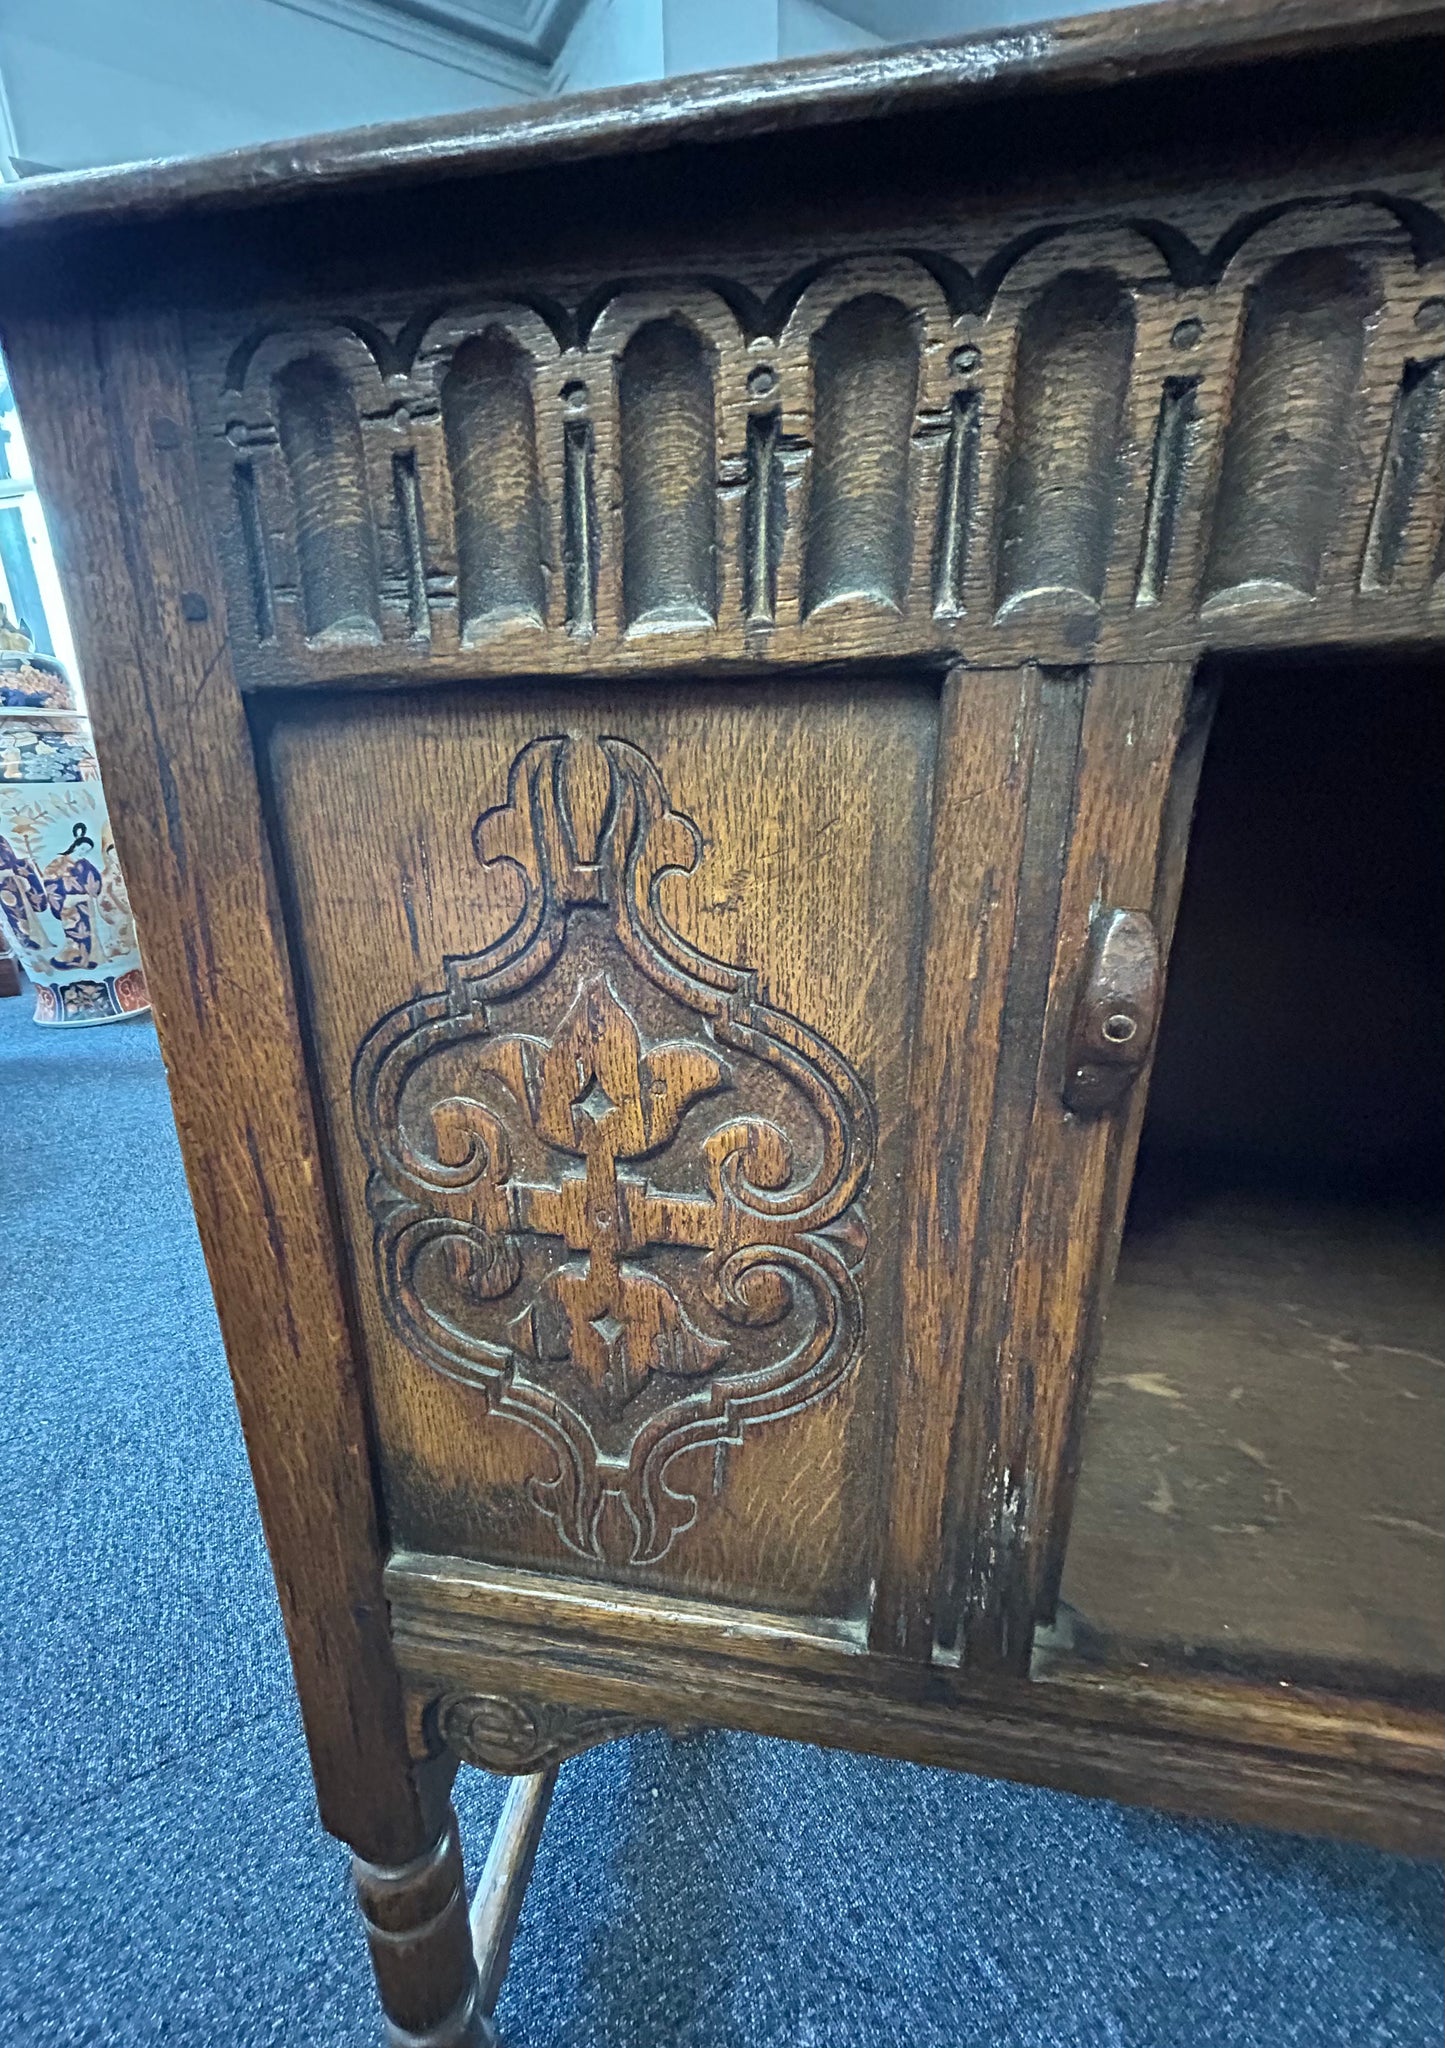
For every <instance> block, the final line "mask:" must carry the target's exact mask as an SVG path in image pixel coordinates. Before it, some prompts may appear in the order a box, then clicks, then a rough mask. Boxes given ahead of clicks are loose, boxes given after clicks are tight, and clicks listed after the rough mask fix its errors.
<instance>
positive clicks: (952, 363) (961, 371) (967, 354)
mask: <svg viewBox="0 0 1445 2048" xmlns="http://www.w3.org/2000/svg"><path fill="white" fill-rule="evenodd" d="M982 360H983V358H982V356H981V355H980V354H979V351H978V350H977V349H976V348H975V347H974V346H973V343H972V342H965V344H964V346H963V347H962V348H956V349H955V350H954V351H953V354H952V355H951V356H950V357H949V359H948V367H949V369H950V370H952V371H953V373H954V375H955V376H957V377H966V376H967V375H968V373H969V371H970V370H976V369H977V368H978V366H979V364H980V363H981V362H982Z"/></svg>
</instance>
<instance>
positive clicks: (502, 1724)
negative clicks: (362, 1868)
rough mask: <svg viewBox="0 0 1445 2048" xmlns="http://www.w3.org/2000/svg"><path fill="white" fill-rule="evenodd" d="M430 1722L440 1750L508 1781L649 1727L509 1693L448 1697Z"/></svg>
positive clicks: (440, 1702) (438, 1704)
mask: <svg viewBox="0 0 1445 2048" xmlns="http://www.w3.org/2000/svg"><path fill="white" fill-rule="evenodd" d="M428 1719H429V1721H430V1722H431V1723H432V1724H433V1725H434V1728H435V1733H436V1739H437V1741H438V1743H439V1744H440V1745H441V1747H442V1748H444V1749H449V1750H451V1752H452V1753H453V1755H454V1756H458V1757H460V1758H461V1760H462V1762H463V1763H467V1764H477V1765H479V1766H480V1767H481V1769H483V1770H485V1771H499V1772H501V1773H502V1774H504V1775H505V1776H508V1777H522V1776H524V1775H526V1774H527V1773H529V1772H531V1771H545V1770H549V1769H550V1768H551V1767H552V1766H553V1765H554V1764H560V1763H565V1762H566V1760H567V1758H568V1757H569V1756H579V1755H580V1754H581V1752H582V1751H583V1750H584V1749H595V1748H596V1747H597V1745H598V1743H600V1742H614V1741H616V1740H617V1738H618V1737H619V1736H623V1735H635V1734H636V1733H637V1731H638V1730H639V1729H640V1728H643V1727H645V1726H646V1725H647V1724H646V1723H645V1722H642V1721H637V1720H634V1719H632V1717H631V1716H630V1715H627V1714H610V1713H604V1712H602V1711H600V1710H599V1709H594V1708H589V1707H564V1706H559V1705H557V1704H556V1703H555V1702H553V1701H550V1700H538V1699H521V1698H518V1697H517V1696H516V1695H515V1694H510V1693H509V1694H505V1695H503V1694H501V1693H465V1692H453V1693H444V1694H443V1695H442V1697H441V1698H440V1699H439V1700H438V1701H437V1702H436V1705H435V1707H434V1708H433V1709H432V1712H431V1714H430V1715H429V1717H428Z"/></svg>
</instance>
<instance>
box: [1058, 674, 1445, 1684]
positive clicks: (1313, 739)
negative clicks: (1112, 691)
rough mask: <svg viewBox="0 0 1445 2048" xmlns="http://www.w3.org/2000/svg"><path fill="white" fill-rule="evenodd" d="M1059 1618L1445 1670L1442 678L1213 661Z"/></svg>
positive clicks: (1278, 1664) (1393, 1668)
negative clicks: (1175, 916)
mask: <svg viewBox="0 0 1445 2048" xmlns="http://www.w3.org/2000/svg"><path fill="white" fill-rule="evenodd" d="M1217 682H1218V688H1219V697H1218V707H1217V711H1216V714H1215V719H1214V725H1213V730H1212V734H1211V738H1210V741H1209V745H1208V749H1207V753H1206V756H1205V762H1204V768H1203V774H1202V777H1201V783H1200V790H1199V797H1198V804H1197V809H1196V813H1195V819H1194V827H1193V831H1192V835H1191V840H1190V850H1189V858H1188V864H1187V867H1186V872H1185V881H1184V888H1183V894H1182V898H1181V903H1180V911H1179V921H1178V926H1177V931H1176V936H1175V942H1174V948H1173V955H1172V960H1171V965H1170V973H1169V982H1168V989H1167V994H1166V998H1165V1004H1164V1011H1163V1018H1162V1024H1161V1028H1160V1034H1159V1042H1158V1051H1157V1060H1156V1066H1155V1072H1154V1076H1153V1082H1152V1086H1151V1090H1150V1097H1149V1103H1148V1109H1147V1113H1146V1117H1145V1122H1144V1129H1143V1136H1142V1142H1141V1146H1140V1152H1139V1163H1138V1170H1137V1175H1136V1178H1135V1183H1134V1191H1133V1197H1132V1201H1131V1204H1130V1207H1129V1211H1128V1219H1127V1223H1126V1227H1125V1233H1124V1240H1123V1248H1122V1252H1121V1256H1120V1261H1119V1267H1118V1273H1117V1279H1116V1281H1115V1285H1114V1288H1113V1292H1112V1296H1111V1299H1110V1302H1109V1306H1108V1309H1107V1313H1106V1317H1105V1322H1104V1331H1103V1340H1102V1345H1101V1348H1100V1353H1099V1358H1098V1362H1097V1367H1096V1371H1095V1376H1094V1382H1093V1390H1092V1395H1091V1398H1090V1404H1089V1410H1088V1414H1087V1419H1086V1424H1085V1432H1084V1440H1083V1447H1082V1459H1081V1466H1080V1478H1079V1484H1078V1493H1077V1500H1076V1510H1075V1515H1074V1520H1073V1525H1072V1532H1071V1538H1070V1544H1069V1550H1068V1556H1067V1563H1066V1567H1065V1572H1064V1578H1063V1586H1062V1600H1061V1604H1060V1608H1059V1612H1058V1615H1057V1617H1056V1621H1055V1627H1054V1630H1053V1632H1052V1639H1053V1640H1054V1641H1059V1640H1060V1639H1062V1640H1063V1641H1064V1642H1066V1643H1068V1645H1069V1646H1070V1647H1071V1648H1072V1650H1073V1651H1074V1653H1075V1654H1078V1655H1082V1656H1084V1657H1085V1658H1086V1659H1090V1660H1098V1661H1101V1662H1104V1663H1110V1664H1115V1663H1118V1664H1129V1665H1135V1664H1139V1663H1150V1664H1153V1665H1156V1666H1159V1665H1162V1666H1168V1665H1170V1664H1174V1665H1187V1666H1190V1667H1194V1668H1205V1669H1213V1670H1215V1671H1220V1672H1233V1673H1237V1674H1240V1675H1244V1676H1252V1677H1257V1678H1263V1679H1268V1680H1274V1681H1279V1682H1284V1683H1297V1684H1326V1685H1331V1686H1333V1685H1341V1684H1343V1685H1345V1686H1347V1687H1348V1688H1349V1689H1350V1690H1351V1691H1354V1692H1357V1693H1365V1694H1374V1695H1378V1696H1384V1697H1395V1698H1404V1699H1419V1698H1424V1697H1428V1696H1429V1695H1430V1694H1432V1693H1438V1691H1439V1687H1440V1681H1441V1679H1442V1677H1445V1598H1442V1575H1441V1561H1442V1547H1445V1459H1442V1456H1441V1451H1442V1445H1445V1232H1442V1227H1441V1226H1442V1221H1445V1143H1442V1140H1445V1062H1442V1059H1441V1044H1440V1034H1441V1019H1442V1008H1445V1003H1442V998H1445V887H1442V883H1445V687H1442V686H1445V675H1442V672H1441V670H1440V667H1439V664H1438V662H1437V663H1435V664H1434V665H1429V664H1418V663H1410V664H1407V663H1400V664H1398V665H1395V666H1392V665H1390V664H1388V663H1383V662H1380V661H1377V660H1370V661H1369V662H1352V663H1349V664H1344V663H1342V664H1340V665H1339V666H1334V665H1328V666H1321V665H1319V664H1314V663H1311V664H1301V665H1298V666H1295V665H1293V664H1287V663H1280V662H1278V661H1275V662H1273V663H1260V662H1249V663H1236V664H1231V665H1230V666H1229V667H1228V668H1227V669H1225V670H1224V671H1223V672H1222V673H1221V674H1220V676H1219V677H1218V679H1217Z"/></svg>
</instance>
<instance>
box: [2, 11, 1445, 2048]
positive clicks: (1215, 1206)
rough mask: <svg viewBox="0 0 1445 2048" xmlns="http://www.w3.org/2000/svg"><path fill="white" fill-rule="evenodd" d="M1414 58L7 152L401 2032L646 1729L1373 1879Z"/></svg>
mask: <svg viewBox="0 0 1445 2048" xmlns="http://www.w3.org/2000/svg"><path fill="white" fill-rule="evenodd" d="M1442 60H1445V9H1442V8H1441V7H1440V6H1438V5H1434V4H1423V5H1422V4H1415V0H1405V4H1393V5H1388V6H1387V5H1375V4H1368V0H1367V4H1364V5H1360V4H1356V0H1350V4H1348V5H1346V4H1341V0H1308V4H1295V0H1282V4H1275V5H1268V6H1263V5H1256V4H1254V0H1247V4H1238V0H1214V4H1206V0H1201V4H1190V5H1183V6H1170V7H1154V8H1144V9H1142V10H1139V11H1137V12H1130V13H1123V14H1117V15H1110V16H1098V17H1093V18H1089V19H1084V20H1072V21H1068V22H1065V23H1062V24H1058V25H1054V26H1045V27H1037V28H1029V29H1026V30H1019V31H1015V32H1010V33H1007V34H1001V35H998V36H994V37H991V38H989V39H988V40H986V41H982V42H975V43H960V44H954V45H946V44H945V45H938V46H933V47H924V48H919V49H916V50H911V51H904V52H884V53H879V54H876V55H874V56H870V57H868V58H867V59H865V60H862V61H859V62H852V61H850V62H847V63H834V62H832V61H826V62H821V63H813V64H805V65H802V66H799V67H796V68H793V69H783V70H772V71H760V72H757V73H747V74H739V75H737V76H731V77H725V78H717V79H702V80H697V81H691V82H688V83H686V84H684V85H681V86H669V87H667V88H666V89H662V90H656V91H654V90H651V89H648V90H643V91H631V92H627V93H623V94H620V95H614V96H610V97H600V98H594V99H583V100H578V101H575V102H570V103H560V104H548V105H545V106H540V107H532V108H524V109H522V110H520V111H517V112H514V113H513V112H509V113H506V114H503V115H500V116H491V115H489V116H486V117H483V118H480V119H476V120H474V121H470V122H461V123H456V122H451V123H444V124H440V125H436V124H433V125H429V126H419V127H408V128H404V129H397V130H395V131H388V130H374V131H370V132H368V133H365V134H362V135H358V136H355V137H343V138H340V139H338V140H326V141H320V142H315V143H309V144H302V145H297V146H294V147H289V148H274V149H269V148H268V149H262V150H258V151H252V152H248V153H245V154H242V155H238V156H235V157H231V158H224V159H217V160H215V161H213V162H203V163H196V164H172V165H165V164H162V165H153V166H148V167H142V168H139V169H136V170H133V171H129V172H124V173H117V174H100V175H95V176H88V177H83V178H81V179H78V180H69V179H61V180H48V181H42V182H39V183H37V184H35V185H34V186H32V187H29V188H23V189H20V190H18V191H13V190H12V191H7V192H6V193H5V195H4V201H5V204H4V208H3V232H0V323H3V341H4V346H5V348H6V350H7V352H8V355H9V358H10V361H11V364H12V368H13V373H14V376H15V380H16V388H17V392H18V396H19V399H20V402H21V405H22V409H23V416H24V418H25V421H26V425H27V431H28V433H29V435H30V437H31V439H32V442H33V446H34V452H35V458H36V466H37V472H38V474H39V477H40V480H41V482H42V484H43V487H44V489H45V492H46V494H47V500H48V505H49V508H50V512H51V516H52V519H53V522H54V527H55V533H56V539H57V543H58V547H59V550H60V553H61V557H62V562H63V567H64V572H65V575H66V580H67V591H68V595H69V599H70V602H71V603H72V605H73V607H74V611H75V615H76V623H77V628H78V637H79V640H80V644H81V647H82V650H83V654H84V659H85V662H86V668H87V677H88V682H89V687H90V692H91V697H92V701H93V707H94V717H95V725H96V730H97V734H98V738H99V741H100V745H101V750H102V759H103V766H104V769H105V773H106V776H107V778H108V782H109V788H110V793H111V801H112V809H113V812H114V815H115V826H116V832H117V837H118V839H119V841H120V844H121V848H122V853H123V858H124V861H125V864H126V868H127V872H128V875H129V879H130V885H131V890H132V893H133V896H134V900H135V903H136V908H137V911H138V915H139V918H140V921H141V928H142V936H143V941H144V944H145V948H146V961H147V968H148V971H149V975H150V980H151V986H152V989H153V991H154V996H155V1007H156V1012H157V1016H158V1020H159V1024H160V1030H161V1036H162V1042H163V1045H164V1049H165V1054H166V1059H167V1063H168V1066H169V1070H170V1076H171V1086H172V1090H173V1094H174V1100H175V1108H176V1115H177V1119H178V1122H179V1126H180V1133H181V1140H182V1145H183V1148H184V1152H185V1159H186V1166H187V1170H188V1172H189V1175H190V1183H191V1189H192V1192H193V1195H194V1198H195V1204H196V1209H197V1213H198V1215H199V1219H200V1228H201V1235H202V1239H203V1242H204V1245H205V1249H206V1254H207V1257H208V1260H209V1263H210V1271H211V1277H212V1280H213V1283H214V1286H215V1292H216V1297H217V1301H218V1304H219V1308H220V1315H221V1322H222V1326H223V1329H224V1332H225V1338H226V1344H227V1349H228V1352H229V1355H230V1361H231V1366H232V1370H233V1373H234V1377H235V1384H236V1393H237V1398H238V1401H239V1403H240V1408H241V1414H242V1418H243V1421H244V1424H245V1430H246V1436H247V1440H248V1443H249V1446H250V1454H251V1460H252V1463H253V1466H254V1469H255V1476H256V1485H257V1489H258V1492H259V1495H260V1501H261V1508H262V1512H263V1515H264V1518H265V1524H266V1530H267V1535H268V1538H269V1542H270V1547H271V1553H272V1557H273V1560H274V1564H275V1570H276V1577H277V1582H278V1586H279V1590H280V1597H281V1602H282V1606H283V1608H284V1611H285V1617H286V1625H287V1629H288V1632H289V1639H290V1646H291V1654H292V1657H293V1660H294V1664H295V1671H296V1679H297V1684H298V1687H299V1690H300V1695H301V1702H302V1707H303V1711H304V1716H305V1723H306V1732H307V1737H308V1740H309V1743H310V1749H311V1756H312V1761H313V1765H314V1769H315V1775H316V1783H317V1789H318V1794H319V1798H320V1803H321V1810H322V1814H323V1816H324V1819H325V1821H326V1824H327V1826H328V1827H329V1828H330V1829H331V1830H332V1831H333V1832H334V1833H335V1834H337V1835H338V1836H340V1837H341V1838H342V1839H343V1840H344V1841H346V1842H347V1843H349V1844H350V1845H351V1847H352V1849H353V1850H354V1852H355V1854H356V1858H357V1865H356V1869H357V1884H358V1890H359V1894H360V1898H361V1904H362V1909H363V1914H364V1917H365V1920H366V1923H367V1927H368V1932H369V1938H370V1941H371V1946H372V1951H373V1955H374V1959H375V1964H376V1972H377V1978H378V1982H379V1985H380V1990H381V1995H382V2000H383V2003H384V2005H385V2007H386V2010H387V2013H388V2016H389V2025H390V2026H391V2029H392V2038H393V2039H394V2040H396V2041H398V2042H427V2043H431V2044H433V2048H443V2044H462V2043H469V2044H476V2043H480V2042H483V2041H485V2040H487V2039H489V2038H490V2022H489V2020H488V2018H487V2013H488V2010H489V2008H490V2004H491V2002H492V2000H493V1999H494V1997H495V1993H496V1987H497V1982H498V1980H499V1976H500V1971H501V1969H502V1968H503V1967H504V1966H505V1955H506V1946H507V1940H508V1938H509V1933H510V1926H511V1923H512V1921H513V1920H514V1918H515V1912H516V1907H517V1903H518V1898H519V1894H520V1886H521V1885H522V1884H524V1883H525V1880H526V1874H527V1869H528V1868H529V1867H530V1856H531V1853H532V1851H533V1849H534V1848H535V1842H536V1831H537V1828H538V1827H539V1826H540V1820H541V1815H542V1813H543V1812H544V1811H545V1804H546V1793H547V1790H548V1789H549V1787H550V1783H551V1773H552V1771H553V1770H554V1768H555V1766H556V1765H557V1763H558V1762H559V1761H560V1760H561V1759H563V1758H565V1757H566V1756H567V1755H569V1754H570V1753H573V1752H575V1751H577V1750H579V1749H582V1748H584V1747H586V1746H587V1745H589V1744H592V1743H596V1742H599V1741H602V1740H604V1739H606V1738H608V1737H610V1736H613V1735H616V1734H619V1733H622V1732H624V1731H626V1730H628V1729H630V1728H633V1727H636V1726H638V1725H640V1724H647V1723H656V1722H661V1723H667V1724H673V1725H676V1724H679V1723H682V1724H691V1723H697V1722H717V1723H723V1724H728V1725H732V1726H735V1727H739V1728H748V1729H757V1730H762V1731H765V1732H769V1733H773V1734H779V1735H786V1736H793V1737H798V1738H802V1739H806V1740H810V1741H815V1742H822V1743H831V1744H837V1745H843V1746H850V1747H858V1748H863V1749H869V1750H874V1751H878V1752H881V1753H885V1754H888V1755H892V1756H898V1757H906V1758H914V1759H919V1760H922V1761H925V1762H930V1763H935V1764H937V1763H942V1764H950V1765H956V1766H959V1767H962V1768H965V1769H973V1770H980V1771H989V1772H1000V1773H1004V1774H1008V1775H1011V1776H1014V1777H1018V1778H1022V1779H1027V1780H1032V1781H1036V1782H1040V1783H1047V1784H1052V1785H1059V1786H1065V1787H1070V1788H1073V1789H1074V1790H1076V1791H1081V1792H1086V1793H1099V1794H1109V1795H1112V1796H1116V1797H1120V1798H1125V1799H1135V1800H1144V1801H1157V1802H1160V1803H1162V1804H1165V1805H1168V1806H1171V1807H1175V1808H1179V1809H1182V1810H1184V1811H1187V1812H1193V1813H1199V1814H1215V1815H1225V1816H1233V1817H1237V1818H1241V1819H1247V1820H1252V1821H1263V1822H1269V1823H1274V1824H1277V1825H1280V1826H1285V1827H1295V1828H1307V1829H1317V1830H1322V1831H1326V1832H1331V1831H1333V1832H1337V1833H1339V1834H1342V1835H1347V1836H1353V1837H1357V1838H1361V1839H1364V1840H1367V1841H1374V1842H1380V1843H1385V1844H1390V1845H1393V1846H1396V1847H1399V1848H1403V1849H1406V1850H1411V1851H1415V1852H1420V1853H1426V1852H1429V1851H1432V1850H1438V1848H1439V1846H1440V1844H1441V1841H1442V1834H1445V1830H1442V1815H1445V1799H1442V1782H1441V1780H1442V1750H1441V1732H1442V1724H1441V1691H1442V1676H1445V1616H1442V1610H1441V1600H1440V1586H1439V1571H1438V1560H1439V1543H1440V1540H1441V1534H1442V1526H1445V1491H1442V1476H1441V1460H1440V1458H1439V1441H1440V1425H1441V1420H1442V1413H1445V1373H1442V1368H1441V1357H1442V1349H1445V1333H1442V1327H1441V1326H1442V1295H1445V1289H1442V1285H1441V1271H1440V1252H1439V1243H1440V1238H1439V1229H1438V1224H1439V1215H1440V1204H1441V1180H1440V1173H1441V1165H1440V1161H1441V1156H1442V1154H1441V1147H1440V1143H1439V1139H1440V1131H1441V1124H1442V1102H1441V1080H1440V1064H1441V1063H1440V1061H1439V1057H1438V1047H1437V1046H1436V1045H1435V1043H1434V1032H1435V1025H1436V1017H1437V1012H1438V1008H1439V996H1440V992H1441V989H1442V987H1445V935H1442V905H1445V892H1442V890H1441V887H1440V880H1441V876H1440V853H1441V843H1440V842H1441V837H1442V830H1445V803H1442V800H1441V797H1442V792H1441V751H1442V750H1441V746H1440V741H1441V723H1442V691H1441V684H1442V673H1441V650H1442V642H1445V538H1442V527H1445V473H1442V448H1445V176H1442V164H1445V158H1442V146H1441V145H1442V126H1445V61H1442ZM1166 962H1167V963H1168V964H1169V968H1170V972H1169V975H1168V978H1167V981H1166V974H1165V969H1166ZM458 1760H462V1761H465V1762H468V1763H473V1764H480V1765H484V1766H486V1767H488V1768H490V1769H492V1770H497V1771H502V1772H507V1773H512V1774H515V1776H516V1777H517V1779H518V1784H519V1788H520V1789H519V1790H518V1791H516V1792H515V1793H514V1794H513V1795H512V1801H511V1804H510V1805H509V1808H508V1820H507V1822H506V1824H505V1825H504V1828H503V1830H502V1834H501V1836H500V1837H499V1840H498V1843H497V1845H496V1847H495V1850H494V1854H493V1858H492V1863H491V1866H490V1867H489V1875H488V1881H487V1884H486V1886H485V1887H484V1890H483V1894H482V1896H481V1897H480V1898H479V1899H478V1901H477V1908H476V1911H475V1914H474V1915H473V1919H474V1921H475V1927H474V1929H473V1931H472V1932H470V1933H469V1930H468V1915H467V1906H466V1901H465V1897H464V1892H463V1888H462V1885H461V1875H460V1861H459V1852H458V1847H457V1839H456V1832H455V1824H454V1821H453V1820H452V1817H451V1809H450V1800H449V1793H450V1785H451V1780H452V1777H453V1774H454V1772H455V1769H456V1767H457V1763H458Z"/></svg>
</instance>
